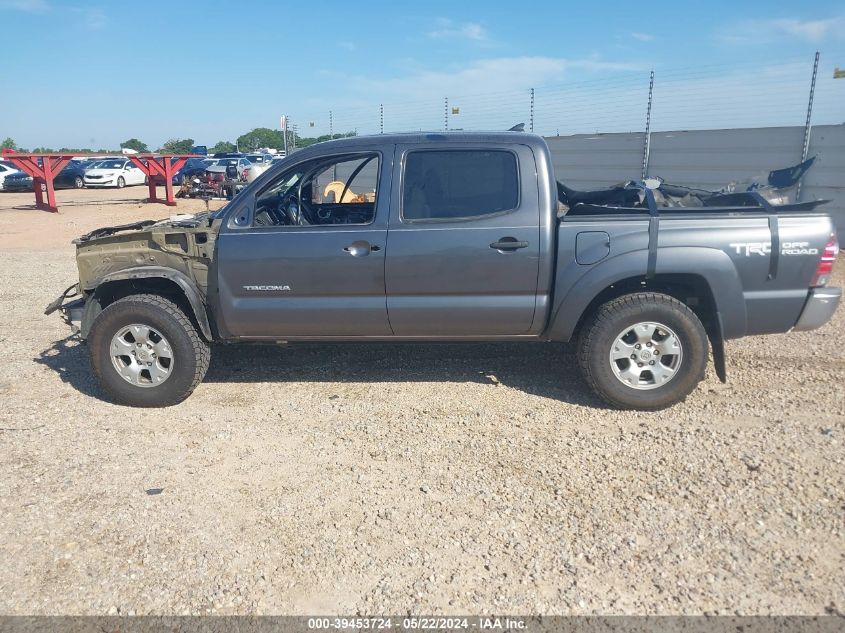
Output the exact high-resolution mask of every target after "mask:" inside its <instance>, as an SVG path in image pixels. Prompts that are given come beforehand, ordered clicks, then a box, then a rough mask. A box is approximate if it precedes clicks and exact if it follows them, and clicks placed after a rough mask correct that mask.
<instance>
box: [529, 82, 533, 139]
mask: <svg viewBox="0 0 845 633" xmlns="http://www.w3.org/2000/svg"><path fill="white" fill-rule="evenodd" d="M528 129H529V131H531V132H532V133H533V132H534V88H532V89H531V118H530V119H529V123H528Z"/></svg>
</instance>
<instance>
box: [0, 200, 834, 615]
mask: <svg viewBox="0 0 845 633" xmlns="http://www.w3.org/2000/svg"><path fill="white" fill-rule="evenodd" d="M30 196H31V194H29V195H26V194H5V195H0V301H2V305H3V306H4V309H3V310H2V312H0V349H2V350H3V362H2V363H0V398H1V399H2V404H3V406H2V408H0V456H2V459H0V532H1V533H2V534H3V538H2V541H0V560H2V565H0V613H5V614H12V613H15V614H24V613H27V614H60V613H61V614H64V613H72V614H107V613H112V614H114V613H120V614H147V613H153V614H182V613H186V614H187V613H191V614H205V613H219V614H237V613H261V614H310V613H315V612H323V613H336V612H341V613H354V612H361V613H393V614H398V613H404V612H414V613H468V612H469V613H482V612H487V613H490V612H499V613H567V614H572V613H602V614H622V613H631V614H634V613H636V614H642V613H649V614H670V613H671V614H680V613H684V614H693V613H703V612H709V613H715V612H718V613H738V614H746V615H751V614H769V613H777V614H798V613H801V614H822V613H826V612H831V611H833V612H835V611H842V610H845V526H843V518H845V452H843V440H845V390H843V380H845V347H843V345H842V340H843V335H845V310H840V311H839V312H838V314H837V315H836V317H835V318H834V321H833V322H832V323H831V324H828V325H827V326H825V327H824V328H823V329H821V330H818V331H816V332H810V333H794V334H788V335H782V336H770V337H765V338H764V337H760V338H750V339H745V340H742V341H732V342H730V343H729V344H728V355H729V356H728V357H729V379H730V382H729V383H728V384H727V385H722V384H720V383H719V382H718V381H717V380H716V378H715V376H714V375H713V373H712V370H711V371H710V372H709V373H708V377H707V379H706V381H705V382H704V383H702V384H701V386H700V387H699V389H698V390H697V391H696V392H695V393H694V394H693V395H692V396H691V397H690V398H688V399H687V401H686V402H685V403H683V404H681V405H678V406H676V407H673V408H672V409H670V410H667V411H663V412H659V413H631V412H618V411H613V410H608V409H606V408H603V407H602V406H601V404H600V403H599V402H598V401H596V400H595V399H594V398H593V397H592V396H591V395H590V394H589V393H588V391H587V388H586V386H585V385H584V383H583V381H582V380H581V378H580V377H579V375H578V372H577V370H576V363H575V359H574V357H573V355H572V353H571V351H570V350H569V349H567V348H566V347H563V346H558V345H551V344H533V345H532V344H526V345H512V344H473V345H464V346H461V345H416V344H415V345H402V346H390V345H366V346H364V345H336V346H329V345H304V346H300V347H288V348H274V347H257V346H240V347H234V346H232V347H220V348H217V349H215V352H214V358H213V361H212V365H211V369H210V371H209V374H208V377H207V378H206V380H205V382H204V383H203V384H201V385H200V386H199V388H198V389H197V391H196V392H195V394H194V395H193V396H192V397H191V398H190V399H189V400H188V401H186V402H185V403H182V404H180V405H178V406H176V407H173V408H170V409H167V410H136V409H130V408H124V407H119V406H114V405H111V404H108V403H105V402H103V401H102V400H101V393H100V391H99V390H98V388H97V387H96V385H95V384H94V383H93V381H92V378H91V374H90V370H89V366H88V359H87V355H86V350H85V347H84V346H81V345H80V344H78V343H77V342H76V341H75V340H73V339H70V338H67V335H68V328H67V327H66V326H65V325H64V324H63V323H62V322H61V321H60V320H59V318H57V317H56V316H55V315H52V316H50V317H45V316H43V315H42V310H43V307H44V305H45V304H46V303H48V302H49V301H50V300H52V299H53V298H54V297H55V296H56V295H57V294H58V293H59V292H60V291H61V290H62V289H63V288H65V287H66V286H67V285H69V284H71V283H72V282H73V281H74V279H75V268H74V261H73V250H72V247H71V246H70V245H69V244H68V243H67V242H68V240H69V239H70V237H72V236H75V235H77V234H79V233H81V232H83V231H85V230H88V229H89V228H92V227H94V226H98V225H102V224H106V223H111V222H115V221H121V220H122V221H130V220H134V219H137V218H140V217H150V216H152V217H160V216H163V215H166V214H167V211H166V210H164V208H163V207H158V206H154V205H142V204H139V203H138V202H137V201H134V200H132V198H140V197H142V196H143V191H142V189H141V188H136V189H132V190H124V191H122V192H119V194H118V193H116V192H88V191H85V192H59V202H60V204H64V207H63V209H62V211H63V212H62V213H61V214H60V215H52V214H46V213H42V212H36V211H32V210H28V209H27V208H26V207H27V205H28V204H30V200H31V198H30ZM201 206H202V205H201V203H191V204H184V203H180V207H179V210H180V211H184V210H187V209H199V208H201ZM843 273H845V262H842V261H840V262H839V265H838V270H837V272H836V281H837V283H838V284H839V285H841V284H843V282H845V275H844V274H843ZM156 489H161V491H160V493H158V494H156V493H157V492H158V490H156Z"/></svg>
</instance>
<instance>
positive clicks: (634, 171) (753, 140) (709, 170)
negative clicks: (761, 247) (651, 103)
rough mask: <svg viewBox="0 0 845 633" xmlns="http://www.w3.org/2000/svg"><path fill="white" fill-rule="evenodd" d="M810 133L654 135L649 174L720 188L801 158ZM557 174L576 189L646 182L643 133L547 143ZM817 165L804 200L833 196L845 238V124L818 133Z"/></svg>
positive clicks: (813, 149)
mask: <svg viewBox="0 0 845 633" xmlns="http://www.w3.org/2000/svg"><path fill="white" fill-rule="evenodd" d="M803 135H804V129H803V128H802V127H800V126H795V127H774V128H738V129H729V130H694V131H676V132H652V134H651V148H650V156H649V169H648V173H649V175H652V176H660V177H662V178H663V179H665V180H666V181H668V182H671V183H675V184H680V185H687V186H691V187H702V188H705V189H719V188H721V187H723V186H724V185H725V184H727V183H729V182H731V181H736V180H743V179H745V178H754V177H762V178H765V176H766V174H768V172H769V171H771V170H772V169H778V168H781V167H788V166H790V165H794V164H796V163H798V162H800V160H801V144H802V141H803ZM546 141H547V142H548V144H549V148H550V149H551V152H552V160H553V163H554V166H555V173H556V176H557V178H558V179H559V180H562V181H563V182H565V183H566V184H567V185H569V186H572V187H575V188H597V187H604V186H608V185H612V184H615V183H617V182H621V181H624V180H636V179H639V177H640V173H641V169H642V152H643V134H642V133H641V132H635V133H629V134H578V135H575V136H557V137H550V138H547V139H546ZM809 155H810V156H816V157H817V158H816V162H815V164H814V165H813V167H812V168H811V169H810V171H809V172H808V173H807V175H806V176H805V177H804V182H803V184H802V188H801V199H802V200H813V199H818V198H826V199H830V200H832V202H831V203H830V204H829V205H828V206H827V207H825V208H826V210H828V211H829V212H830V213H831V215H833V217H834V220H835V222H836V225H837V228H838V230H839V233H840V235H845V125H820V126H816V127H814V128H813V129H812V134H811V137H810V151H809Z"/></svg>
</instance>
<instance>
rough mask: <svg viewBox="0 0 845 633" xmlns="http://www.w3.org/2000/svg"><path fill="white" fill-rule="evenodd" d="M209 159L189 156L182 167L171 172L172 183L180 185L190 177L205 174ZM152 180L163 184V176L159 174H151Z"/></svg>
mask: <svg viewBox="0 0 845 633" xmlns="http://www.w3.org/2000/svg"><path fill="white" fill-rule="evenodd" d="M207 160H209V159H202V158H189V159H188V160H187V161H186V162H185V164H184V165H182V167H180V168H179V169H178V170H177V171H176V173H175V174H173V178H172V182H173V184H174V185H177V186H179V185H181V184H183V183H184V182H185V181H187V180H190V179H191V178H196V177H197V176H202V175H204V174H205V170H206V168H207V167H208V165H207V164H206V161H207ZM153 182H154V183H155V184H157V185H163V184H164V176H162V175H160V174H156V175H155V176H153Z"/></svg>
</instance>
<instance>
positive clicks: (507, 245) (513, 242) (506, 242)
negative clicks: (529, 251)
mask: <svg viewBox="0 0 845 633" xmlns="http://www.w3.org/2000/svg"><path fill="white" fill-rule="evenodd" d="M490 248H495V249H496V250H497V251H503V252H505V253H513V252H514V251H515V250H516V249H518V248H528V242H521V241H519V240H517V239H516V238H515V237H502V238H500V239H499V241H498V242H493V243H492V244H490Z"/></svg>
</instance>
